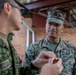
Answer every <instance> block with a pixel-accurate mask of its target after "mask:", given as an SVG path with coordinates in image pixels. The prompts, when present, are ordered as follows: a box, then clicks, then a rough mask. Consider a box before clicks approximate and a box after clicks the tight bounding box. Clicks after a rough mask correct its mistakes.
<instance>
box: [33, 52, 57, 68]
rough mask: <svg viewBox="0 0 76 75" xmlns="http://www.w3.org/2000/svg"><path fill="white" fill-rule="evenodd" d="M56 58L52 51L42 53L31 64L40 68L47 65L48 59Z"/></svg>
mask: <svg viewBox="0 0 76 75" xmlns="http://www.w3.org/2000/svg"><path fill="white" fill-rule="evenodd" d="M49 58H50V59H52V58H56V56H55V54H54V52H52V51H42V52H41V53H40V54H39V56H38V57H37V58H36V59H35V60H34V61H33V62H32V63H33V65H34V66H36V67H38V68H42V66H43V65H44V64H46V63H48V59H49Z"/></svg>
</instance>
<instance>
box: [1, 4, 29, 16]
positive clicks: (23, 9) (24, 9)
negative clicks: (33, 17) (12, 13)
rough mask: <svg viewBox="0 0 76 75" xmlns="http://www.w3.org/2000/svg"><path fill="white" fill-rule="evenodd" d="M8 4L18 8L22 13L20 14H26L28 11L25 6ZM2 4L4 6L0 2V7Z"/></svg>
mask: <svg viewBox="0 0 76 75" xmlns="http://www.w3.org/2000/svg"><path fill="white" fill-rule="evenodd" d="M10 5H11V6H12V7H14V8H17V9H19V10H20V12H21V15H22V16H24V15H26V14H28V12H29V10H28V9H26V8H25V7H22V6H16V5H14V4H10ZM3 6H4V4H0V7H1V8H3Z"/></svg>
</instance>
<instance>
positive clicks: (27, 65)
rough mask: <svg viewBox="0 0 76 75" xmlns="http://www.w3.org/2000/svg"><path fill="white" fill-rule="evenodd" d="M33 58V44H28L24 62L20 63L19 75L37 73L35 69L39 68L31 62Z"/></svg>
mask: <svg viewBox="0 0 76 75" xmlns="http://www.w3.org/2000/svg"><path fill="white" fill-rule="evenodd" d="M34 59H35V48H34V46H33V45H30V46H29V47H28V48H27V51H26V53H25V58H24V62H23V63H22V65H21V69H20V72H21V75H25V74H26V75H35V74H37V71H38V69H39V68H37V67H35V66H34V65H33V64H32V61H33V60H34Z"/></svg>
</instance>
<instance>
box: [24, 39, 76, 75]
mask: <svg viewBox="0 0 76 75" xmlns="http://www.w3.org/2000/svg"><path fill="white" fill-rule="evenodd" d="M53 47H55V48H53ZM53 49H54V50H53ZM42 50H45V51H54V53H55V54H56V56H57V57H59V58H61V59H62V62H63V67H64V69H63V71H62V73H61V74H60V75H76V73H75V72H76V67H75V65H76V47H75V46H74V45H72V44H70V43H68V42H65V41H63V40H60V42H59V43H58V44H57V45H56V46H54V44H52V43H51V42H49V41H48V40H47V39H46V38H45V39H41V40H39V41H37V42H35V43H34V44H31V45H30V46H29V47H28V48H27V51H26V53H25V56H26V57H25V59H26V58H27V59H28V60H29V62H31V61H33V60H34V59H36V58H37V56H38V55H39V53H40V52H41V51H42ZM37 72H38V73H40V71H39V70H38V71H37ZM34 75H35V74H34Z"/></svg>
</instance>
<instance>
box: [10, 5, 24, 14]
mask: <svg viewBox="0 0 76 75" xmlns="http://www.w3.org/2000/svg"><path fill="white" fill-rule="evenodd" d="M10 5H11V6H12V7H14V8H17V9H19V10H20V12H21V15H23V11H24V10H25V8H23V7H20V6H16V5H13V4H10Z"/></svg>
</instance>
